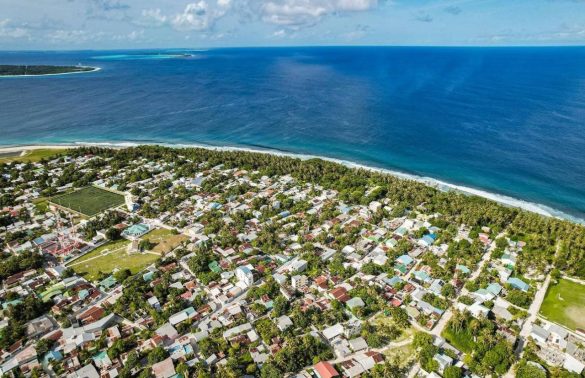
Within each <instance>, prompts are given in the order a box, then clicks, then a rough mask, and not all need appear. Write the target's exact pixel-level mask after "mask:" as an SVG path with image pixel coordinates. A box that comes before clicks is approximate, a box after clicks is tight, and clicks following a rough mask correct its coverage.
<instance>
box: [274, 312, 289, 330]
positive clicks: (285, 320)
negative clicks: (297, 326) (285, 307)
mask: <svg viewBox="0 0 585 378" xmlns="http://www.w3.org/2000/svg"><path fill="white" fill-rule="evenodd" d="M292 325H293V322H292V320H291V319H290V318H289V317H288V316H287V315H282V316H281V317H279V318H278V319H276V327H278V329H279V330H280V331H281V332H284V331H285V330H286V329H287V328H289V327H292Z"/></svg>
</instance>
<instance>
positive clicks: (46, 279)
mask: <svg viewBox="0 0 585 378" xmlns="http://www.w3.org/2000/svg"><path fill="white" fill-rule="evenodd" d="M33 147H34V146H28V147H12V148H5V149H0V154H5V155H6V154H12V155H9V156H10V159H11V160H10V161H5V162H2V161H0V284H1V285H2V288H3V291H4V292H3V294H2V295H0V301H1V305H2V319H1V320H2V322H3V325H2V326H1V327H0V348H1V349H2V350H3V353H4V355H5V356H4V357H3V358H4V360H3V361H4V362H2V363H1V364H0V369H2V372H3V374H6V375H7V376H18V374H22V372H25V371H26V372H29V371H32V373H31V374H30V376H31V377H40V376H49V373H50V374H51V375H50V376H54V377H64V376H70V377H73V376H75V377H100V374H99V372H103V373H102V375H103V376H105V373H107V374H108V375H109V376H117V377H120V378H123V377H126V378H131V377H141V378H145V377H161V378H168V377H178V376H179V375H180V376H182V377H243V376H249V377H256V378H279V377H284V376H293V375H294V376H298V377H315V378H325V377H327V378H333V377H347V378H352V377H357V376H360V377H362V378H364V377H368V378H397V377H407V376H411V377H415V376H416V377H444V378H459V377H464V376H477V377H486V376H491V377H504V376H515V377H519V378H547V377H566V378H569V377H582V376H583V375H581V374H582V372H584V371H585V341H584V334H585V332H584V331H583V329H585V320H584V319H585V316H584V314H585V284H584V280H585V259H584V258H583V256H585V227H584V226H583V225H580V224H576V223H571V222H568V221H564V220H559V219H555V218H551V217H544V216H542V215H539V214H536V213H530V212H528V211H524V210H521V209H517V208H512V207H507V206H502V205H500V204H498V203H496V202H493V201H490V200H488V199H485V198H481V197H475V196H468V195H463V194H461V193H458V192H455V191H440V190H437V189H436V188H433V187H430V186H426V185H424V184H423V183H420V182H416V181H410V180H404V179H401V178H398V177H394V176H391V175H387V174H384V173H382V172H376V171H373V170H366V169H356V168H352V167H347V166H344V165H342V164H338V163H335V162H331V161H326V160H323V159H316V158H315V159H305V160H302V159H299V158H293V157H286V156H278V155H273V154H268V153H257V152H248V151H239V150H231V151H228V150H216V149H211V148H208V149H204V148H178V147H177V148H171V147H168V146H164V147H163V146H137V147H132V148H103V147H97V146H82V147H79V146H75V145H72V146H69V149H67V150H62V148H65V147H66V146H57V147H56V148H57V149H56V150H55V152H54V153H53V154H52V155H50V154H49V153H48V152H44V153H43V156H42V157H41V158H39V159H36V160H34V161H33V160H32V159H31V160H25V159H27V158H32V156H33V155H32V152H31V153H29V154H23V155H22V156H16V157H15V156H13V154H14V153H15V152H17V151H18V150H25V151H30V150H32V149H33ZM37 147H39V149H38V150H39V151H41V150H43V148H42V147H43V146H37ZM44 148H47V146H44ZM39 154H40V153H39ZM0 156H1V155H0ZM37 157H38V156H37ZM24 357H26V358H24ZM38 361H43V363H42V364H41V363H40V362H38Z"/></svg>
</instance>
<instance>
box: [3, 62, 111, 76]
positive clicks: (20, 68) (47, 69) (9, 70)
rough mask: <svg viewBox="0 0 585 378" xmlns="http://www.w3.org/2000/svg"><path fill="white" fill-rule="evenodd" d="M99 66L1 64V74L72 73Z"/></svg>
mask: <svg viewBox="0 0 585 378" xmlns="http://www.w3.org/2000/svg"><path fill="white" fill-rule="evenodd" d="M98 69H99V68H96V67H87V66H46V65H43V66H28V65H0V77H1V76H43V75H61V74H70V73H82V72H93V71H97V70H98Z"/></svg>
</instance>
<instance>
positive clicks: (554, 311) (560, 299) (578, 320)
mask: <svg viewBox="0 0 585 378" xmlns="http://www.w3.org/2000/svg"><path fill="white" fill-rule="evenodd" d="M540 314H541V315H542V316H543V317H545V318H546V319H548V320H551V321H553V322H556V323H559V324H561V325H564V326H566V327H568V328H570V329H572V330H575V329H577V328H582V329H585V285H581V284H579V283H576V282H573V281H570V280H564V279H561V280H560V281H559V283H558V284H556V285H552V284H551V286H549V288H548V291H547V293H546V297H545V298H544V302H543V303H542V306H541V307H540Z"/></svg>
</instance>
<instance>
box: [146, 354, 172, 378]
mask: <svg viewBox="0 0 585 378" xmlns="http://www.w3.org/2000/svg"><path fill="white" fill-rule="evenodd" d="M152 374H153V375H154V376H155V378H171V377H173V376H174V375H175V374H176V372H175V365H174V364H173V359H172V358H171V357H169V358H167V359H166V360H162V361H161V362H157V363H156V364H154V365H152Z"/></svg>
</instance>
